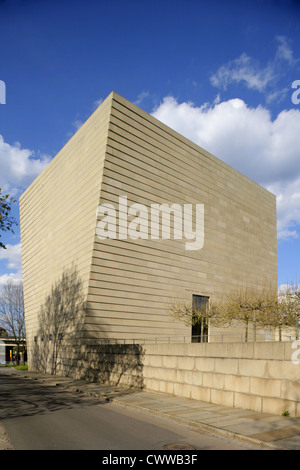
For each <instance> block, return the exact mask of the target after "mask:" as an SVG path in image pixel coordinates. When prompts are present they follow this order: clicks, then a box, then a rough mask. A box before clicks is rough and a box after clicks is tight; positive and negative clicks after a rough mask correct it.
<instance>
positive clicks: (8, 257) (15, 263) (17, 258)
mask: <svg viewBox="0 0 300 470" xmlns="http://www.w3.org/2000/svg"><path fill="white" fill-rule="evenodd" d="M1 260H5V261H6V269H7V273H5V274H3V275H0V285H1V284H5V283H6V282H7V281H8V280H10V279H12V280H16V281H17V280H21V279H22V259H21V243H18V244H17V245H6V250H4V249H1V250H0V261H1ZM11 271H15V272H11Z"/></svg>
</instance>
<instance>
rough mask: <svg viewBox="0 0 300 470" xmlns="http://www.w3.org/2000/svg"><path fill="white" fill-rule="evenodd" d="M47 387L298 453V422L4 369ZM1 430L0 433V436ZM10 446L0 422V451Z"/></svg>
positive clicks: (130, 390) (163, 395)
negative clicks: (99, 399) (73, 392)
mask: <svg viewBox="0 0 300 470" xmlns="http://www.w3.org/2000/svg"><path fill="white" fill-rule="evenodd" d="M6 371H9V372H11V373H13V374H19V375H21V376H22V377H25V378H27V379H31V380H38V381H39V382H44V383H46V384H49V385H52V386H53V385H55V386H58V387H63V388H68V389H71V390H74V391H76V392H79V393H83V394H88V395H91V396H95V397H98V398H103V399H104V400H106V401H112V402H114V403H118V404H120V405H123V406H127V407H134V408H137V409H140V410H143V411H148V412H150V413H152V414H156V415H158V416H161V417H165V418H167V419H171V420H174V421H177V422H181V423H185V424H187V425H189V426H191V427H193V428H194V429H199V430H204V431H207V432H210V433H213V434H218V435H222V436H224V437H229V438H234V439H238V440H240V441H242V442H245V443H249V444H253V445H255V446H257V447H260V448H262V449H268V450H300V419H297V418H291V417H287V416H277V415H274V414H270V413H259V412H256V411H253V410H244V409H240V408H231V407H227V406H222V405H216V404H212V403H208V402H204V401H198V400H192V399H189V398H182V397H176V396H173V395H167V394H164V393H158V392H152V391H147V390H137V389H132V388H126V387H121V386H110V385H105V384H100V383H95V382H88V381H84V380H76V379H72V378H69V377H60V376H53V375H47V374H39V373H37V372H29V371H18V370H15V369H12V368H7V369H5V372H6ZM1 430H2V433H1ZM3 449H11V445H10V443H9V440H8V439H7V436H6V434H5V430H4V428H1V423H0V450H3Z"/></svg>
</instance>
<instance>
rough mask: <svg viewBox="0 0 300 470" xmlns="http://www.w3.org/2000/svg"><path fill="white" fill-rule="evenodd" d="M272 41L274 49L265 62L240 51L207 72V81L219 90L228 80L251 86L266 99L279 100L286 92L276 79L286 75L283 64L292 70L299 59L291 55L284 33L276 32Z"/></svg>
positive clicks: (227, 83) (227, 84)
mask: <svg viewBox="0 0 300 470" xmlns="http://www.w3.org/2000/svg"><path fill="white" fill-rule="evenodd" d="M275 41H276V42H277V49H276V52H275V54H274V57H273V58H272V59H270V60H269V61H268V62H267V63H266V64H265V65H261V64H260V63H259V62H258V61H257V60H255V59H254V58H252V57H250V56H248V55H247V54H246V53H243V54H241V55H240V57H238V58H236V59H233V60H231V61H229V62H228V63H227V64H224V65H222V66H221V67H220V68H219V69H218V70H217V72H216V73H215V74H213V75H212V76H211V84H212V85H213V86H215V87H217V88H219V89H221V90H222V89H223V90H226V89H227V88H228V86H229V85H231V84H232V83H237V84H243V85H244V86H246V87H247V88H249V89H251V90H256V91H259V92H261V93H265V94H266V99H267V102H271V101H274V100H276V101H281V100H282V99H283V98H284V97H285V96H286V93H287V87H286V85H285V86H284V87H281V86H279V81H280V79H281V78H282V77H286V70H287V68H288V69H290V70H292V69H293V68H294V67H295V66H296V65H297V64H298V63H299V59H297V58H295V57H294V53H293V51H292V49H291V47H290V46H289V43H288V39H287V38H286V37H285V36H277V37H276V38H275Z"/></svg>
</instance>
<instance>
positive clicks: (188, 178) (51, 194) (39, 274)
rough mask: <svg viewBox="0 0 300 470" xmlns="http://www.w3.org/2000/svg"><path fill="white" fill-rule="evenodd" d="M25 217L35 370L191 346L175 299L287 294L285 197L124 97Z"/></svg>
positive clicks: (95, 120)
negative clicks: (281, 289)
mask: <svg viewBox="0 0 300 470" xmlns="http://www.w3.org/2000/svg"><path fill="white" fill-rule="evenodd" d="M20 215H21V239H22V263H23V282H24V301H25V318H26V339H27V346H28V353H29V362H30V361H32V360H33V359H32V358H33V356H34V354H35V355H36V354H40V355H41V351H47V354H48V357H49V355H50V354H51V355H52V356H53V357H54V356H55V358H56V359H55V360H56V362H57V356H58V355H66V351H67V346H66V345H67V344H68V345H70V344H71V343H72V342H73V344H75V343H76V348H77V349H76V351H77V353H76V354H79V355H80V350H81V348H82V347H83V345H90V346H92V345H95V346H96V345H97V344H100V343H101V342H103V340H110V341H116V342H124V341H125V340H126V342H127V343H130V342H133V340H134V342H135V343H139V341H143V340H144V338H146V339H148V340H150V339H153V340H154V339H155V338H162V337H163V338H168V337H171V338H173V339H174V338H175V337H176V336H178V337H179V336H181V337H183V336H185V337H186V338H190V336H191V328H190V327H185V326H184V325H183V324H182V323H180V322H176V321H174V320H173V319H171V318H170V315H169V306H170V303H172V302H173V301H174V300H177V299H192V297H193V296H198V297H194V298H196V300H198V301H201V299H206V298H212V297H214V296H217V297H218V296H220V295H222V294H224V293H227V292H229V291H230V290H232V289H233V288H235V287H236V286H257V285H258V284H259V283H263V282H268V283H271V284H273V285H274V286H276V285H277V246H276V244H277V242H276V240H277V237H276V201H275V197H274V196H273V195H272V194H270V193H269V192H268V191H266V190H265V189H263V188H262V187H260V186H259V185H257V184H256V183H254V182H253V181H251V180H249V179H248V178H246V177H245V176H243V175H242V174H240V173H239V172H237V171H236V170H234V169H232V168H231V167H229V166H228V165H226V164H225V163H223V162H222V161H220V160H219V159H218V158H216V157H214V156H213V155H211V154H209V153H208V152H206V151H205V150H203V149H202V148H200V147H198V146H197V145H195V144H194V143H192V142H190V141H189V140H187V139H186V138H184V137H183V136H181V135H180V134H178V133H176V132H175V131H173V130H172V129H170V128H168V127H167V126H166V125H164V124H162V123H161V122H159V121H158V120H156V119H155V118H153V117H152V116H150V115H148V114H147V113H145V112H144V111H142V110H141V109H139V108H138V107H136V106H135V105H133V104H132V103H130V102H128V101H127V100H125V99H124V98H122V97H120V96H119V95H117V94H116V93H111V94H110V95H109V96H108V97H107V99H106V100H105V101H104V102H103V103H102V104H101V105H100V106H99V108H98V109H97V110H96V111H95V112H94V113H93V114H92V115H91V117H90V118H89V119H88V120H87V121H86V122H85V123H84V124H83V125H82V127H81V128H80V129H79V130H78V131H77V133H76V134H75V135H74V136H73V137H72V138H71V139H70V141H69V142H68V143H67V144H66V145H65V146H64V147H63V149H62V150H61V151H60V152H59V153H58V155H57V156H56V157H55V158H54V159H53V160H52V161H51V163H50V164H49V165H48V166H47V168H46V169H45V170H44V171H43V172H42V173H41V174H40V175H39V176H38V177H37V178H36V180H35V181H34V182H33V183H32V184H31V186H30V187H29V188H28V189H27V190H26V191H25V192H24V194H23V195H22V196H21V199H20ZM169 222H170V224H169ZM58 341H60V343H59V344H60V350H59V347H58V345H57V344H58ZM64 342H65V343H64ZM63 345H65V346H63ZM50 352H51V353H50ZM75 356H76V355H75ZM75 356H74V354H72V357H75ZM77 357H79V356H78V355H77ZM47 360H48V359H47ZM45 369H46V365H45Z"/></svg>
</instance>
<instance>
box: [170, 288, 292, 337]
mask: <svg viewBox="0 0 300 470" xmlns="http://www.w3.org/2000/svg"><path fill="white" fill-rule="evenodd" d="M299 298H300V296H299ZM169 311H170V315H171V316H172V317H173V318H174V319H176V320H180V321H183V322H184V324H185V325H186V326H189V325H193V324H194V322H196V323H203V322H204V321H206V322H207V321H208V322H209V324H210V325H211V326H216V327H220V326H227V327H228V326H230V325H233V324H234V325H237V324H241V323H242V324H244V326H245V341H246V342H247V341H248V340H249V325H250V324H252V325H253V341H256V328H257V325H259V326H266V325H268V326H270V325H271V324H272V325H274V324H275V319H277V316H278V295H277V289H275V288H273V287H271V286H270V287H269V286H267V284H266V283H265V284H264V285H262V286H260V287H257V288H254V287H241V288H237V289H235V290H233V291H232V292H230V293H228V294H227V295H224V296H223V297H221V298H219V299H210V300H209V302H208V305H207V306H206V308H203V309H199V310H197V309H195V307H194V306H193V304H192V302H190V301H174V302H173V303H172V304H171V306H170V309H169ZM276 321H277V320H276Z"/></svg>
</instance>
